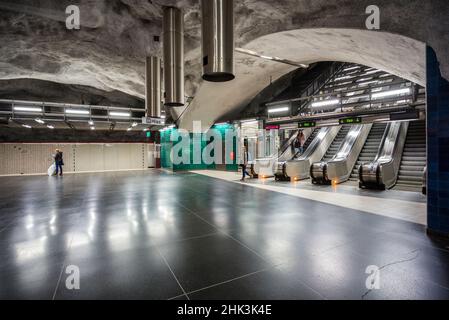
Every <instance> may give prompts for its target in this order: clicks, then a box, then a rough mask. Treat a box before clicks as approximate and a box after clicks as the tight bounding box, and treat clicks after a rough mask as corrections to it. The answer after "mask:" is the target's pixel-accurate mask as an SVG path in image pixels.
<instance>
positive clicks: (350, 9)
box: [0, 0, 449, 114]
mask: <svg viewBox="0 0 449 320" xmlns="http://www.w3.org/2000/svg"><path fill="white" fill-rule="evenodd" d="M235 3H236V6H235V16H236V19H235V23H236V27H235V30H236V31H235V32H236V45H237V46H238V47H248V46H250V45H255V44H257V43H260V44H262V42H257V40H258V39H260V40H259V41H265V42H264V44H263V46H259V47H258V48H257V49H258V50H259V51H264V50H265V46H266V47H267V49H266V50H267V51H272V50H271V46H272V45H271V44H270V41H271V40H270V38H269V35H270V34H276V33H279V32H284V31H289V30H298V29H316V28H328V29H335V28H344V29H364V28H365V19H366V17H367V15H366V14H365V8H366V7H367V6H368V5H371V4H372V1H370V0H344V1H342V0H314V1H310V0H278V1H272V0H235ZM71 4H76V5H79V6H80V10H81V30H77V31H73V30H67V29H66V28H65V22H64V21H65V17H66V15H65V8H66V6H68V5H71ZM162 5H172V6H178V7H181V8H183V10H184V12H185V30H186V35H185V53H186V57H185V58H186V59H185V65H186V94H187V95H189V96H195V97H196V100H197V101H199V100H201V99H200V97H199V96H198V94H199V92H200V91H201V92H204V91H205V90H206V89H207V88H210V89H213V87H214V85H211V84H204V89H202V88H203V87H202V86H203V83H202V81H201V55H200V22H201V21H200V20H201V17H200V13H199V9H200V8H199V0H152V1H150V0H78V1H72V0H39V1H29V0H0V42H1V43H2V45H1V46H0V91H1V90H2V86H1V82H2V80H14V79H29V80H30V81H21V82H20V83H21V85H23V86H33V80H40V81H48V82H52V83H59V84H61V85H70V86H72V88H79V87H80V86H83V87H84V88H83V89H82V90H81V91H82V92H83V93H82V96H83V97H85V96H86V91H89V88H93V89H95V95H97V94H98V92H99V91H100V92H101V91H103V92H121V93H123V94H124V95H129V96H132V97H133V98H137V99H143V98H144V87H143V83H144V59H145V56H146V55H148V54H160V43H157V42H155V41H154V39H153V37H154V36H155V35H160V33H161V27H162V9H161V8H162ZM376 5H378V6H379V7H380V9H381V32H389V33H392V34H400V35H403V36H406V37H409V38H412V39H416V40H417V41H421V42H423V43H428V44H429V45H430V46H432V48H434V50H435V51H436V53H437V55H438V58H439V59H440V63H441V69H442V73H443V75H444V76H445V77H446V78H448V79H449V58H448V56H447V52H449V32H448V30H449V19H447V17H448V16H449V4H448V2H447V0H427V1H422V0H407V1H404V0H395V1H391V0H377V1H376ZM286 35H287V34H286ZM265 36H268V38H265ZM296 36H299V35H296ZM323 37H324V35H323ZM284 39H289V38H288V36H287V37H285V38H284ZM323 39H324V38H323ZM272 40H276V39H272ZM300 40H301V41H305V42H307V41H309V42H311V41H314V39H300ZM323 41H324V40H323ZM326 41H327V40H326ZM272 43H273V44H274V42H272ZM278 43H279V42H278ZM281 45H282V46H288V45H289V43H282V44H281ZM269 48H270V49H269ZM292 54H295V53H294V52H289V56H290V55H292ZM316 55H317V56H320V59H322V58H326V57H325V53H322V52H321V53H316ZM323 56H324V57H323ZM310 58H311V59H318V58H317V57H316V56H315V57H314V56H313V55H310ZM245 59H248V58H247V57H243V56H240V55H237V64H238V65H237V71H238V72H239V73H240V71H239V70H243V72H246V73H249V72H251V73H254V75H259V76H261V75H265V74H267V72H266V71H267V70H270V72H269V73H272V74H271V76H273V77H277V76H279V75H280V74H281V73H282V72H284V71H285V72H287V71H288V69H289V68H287V67H285V66H279V67H277V68H276V67H274V66H271V64H272V63H270V62H255V63H252V65H251V64H248V66H243V65H239V63H240V62H239V60H240V61H241V60H245ZM294 60H297V59H294ZM374 63H375V65H377V66H379V67H380V66H381V61H375V62H374ZM243 64H245V62H243ZM259 68H260V70H258V69H259ZM284 69H285V70H284ZM400 69H401V70H404V69H403V68H402V67H401V68H400ZM271 70H273V72H271ZM250 77H253V76H250ZM415 77H416V78H417V76H415ZM253 78H254V77H253ZM256 78H257V81H258V82H259V81H260V82H261V83H262V82H263V83H266V82H267V81H268V80H267V79H266V77H265V78H263V76H262V78H261V79H259V78H258V77H256ZM258 82H257V83H258ZM256 87H257V88H258V86H256ZM200 88H201V89H200ZM19 89H20V92H27V90H30V87H23V88H19ZM4 90H6V89H4ZM48 90H51V88H49V89H48ZM48 90H46V91H45V92H48ZM16 91H17V90H16ZM254 91H255V90H254V89H248V92H250V93H251V94H252V93H254ZM1 93H5V92H4V91H3V92H1ZM6 93H7V92H6ZM256 93H257V92H256ZM54 96H57V95H54ZM44 98H45V97H44ZM120 100H126V99H120ZM72 102H73V101H72ZM178 111H179V110H178ZM178 111H177V113H178V114H179V112H178Z"/></svg>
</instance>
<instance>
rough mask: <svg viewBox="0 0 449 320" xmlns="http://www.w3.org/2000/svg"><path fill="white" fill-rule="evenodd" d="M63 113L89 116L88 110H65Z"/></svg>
mask: <svg viewBox="0 0 449 320" xmlns="http://www.w3.org/2000/svg"><path fill="white" fill-rule="evenodd" d="M65 113H68V114H80V115H81V114H82V115H86V114H90V112H89V111H88V110H79V109H66V110H65Z"/></svg>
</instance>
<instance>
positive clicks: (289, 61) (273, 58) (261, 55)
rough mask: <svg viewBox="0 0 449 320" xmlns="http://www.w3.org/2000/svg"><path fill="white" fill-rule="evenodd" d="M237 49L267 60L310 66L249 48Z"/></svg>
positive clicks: (305, 67) (304, 67) (297, 65)
mask: <svg viewBox="0 0 449 320" xmlns="http://www.w3.org/2000/svg"><path fill="white" fill-rule="evenodd" d="M235 51H237V52H239V53H243V54H246V55H249V56H253V57H257V58H261V59H265V60H271V61H276V62H279V63H285V64H289V65H292V66H296V67H301V68H303V69H308V68H309V65H308V64H304V63H299V62H295V61H291V60H287V59H283V58H278V57H270V56H266V55H263V54H259V53H257V52H255V51H252V50H248V49H243V48H236V49H235Z"/></svg>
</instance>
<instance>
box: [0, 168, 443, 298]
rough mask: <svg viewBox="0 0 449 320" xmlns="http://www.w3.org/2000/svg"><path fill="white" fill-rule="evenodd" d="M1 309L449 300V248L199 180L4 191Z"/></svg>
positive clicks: (91, 177) (125, 177)
mask: <svg viewBox="0 0 449 320" xmlns="http://www.w3.org/2000/svg"><path fill="white" fill-rule="evenodd" d="M379 201H382V199H379ZM392 210H396V208H392ZM69 266H76V267H77V268H78V269H79V276H80V289H79V290H69V289H68V288H67V285H66V284H67V283H68V284H70V283H72V282H71V280H73V277H72V276H73V274H72V273H70V270H72V269H70V268H69V269H68V268H67V267H69ZM368 266H377V267H378V268H379V270H380V271H379V280H380V282H379V284H380V288H379V289H373V290H368V289H367V287H366V281H367V278H368V276H369V274H366V270H367V267H368ZM67 272H68V273H67ZM0 298H1V299H449V244H447V243H444V242H440V241H436V240H431V239H429V238H428V237H427V236H426V234H425V227H424V226H423V225H420V224H415V223H411V222H407V221H402V220H399V219H393V218H390V217H385V216H379V215H375V214H370V213H366V212H364V213H362V214H361V213H360V212H357V210H353V209H349V208H345V207H342V206H336V205H332V204H328V203H323V202H320V201H315V200H310V199H303V198H298V197H294V196H290V195H286V194H282V193H277V192H271V191H268V190H262V189H257V188H252V187H250V186H245V185H241V184H236V183H232V182H228V181H222V180H218V179H214V178H210V177H207V176H202V175H197V174H194V173H186V174H169V173H165V172H160V171H142V172H122V173H99V174H85V175H67V176H65V177H64V178H57V177H9V178H0Z"/></svg>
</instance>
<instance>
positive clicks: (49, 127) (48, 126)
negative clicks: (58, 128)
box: [47, 124, 55, 130]
mask: <svg viewBox="0 0 449 320" xmlns="http://www.w3.org/2000/svg"><path fill="white" fill-rule="evenodd" d="M47 128H48V129H51V130H53V129H54V128H55V127H54V126H52V125H50V124H49V125H47Z"/></svg>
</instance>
